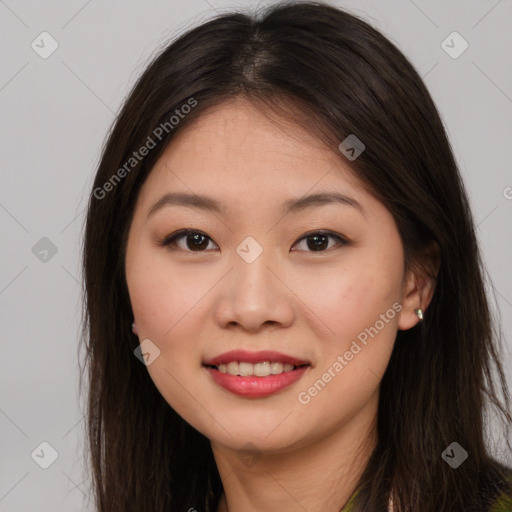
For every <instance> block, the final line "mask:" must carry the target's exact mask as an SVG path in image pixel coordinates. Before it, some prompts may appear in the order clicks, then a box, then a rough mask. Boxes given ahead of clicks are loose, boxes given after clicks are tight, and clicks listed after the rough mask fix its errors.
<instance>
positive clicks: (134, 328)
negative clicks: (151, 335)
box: [132, 322, 139, 335]
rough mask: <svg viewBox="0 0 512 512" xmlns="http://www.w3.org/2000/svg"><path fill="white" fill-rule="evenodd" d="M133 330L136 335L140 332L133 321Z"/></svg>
mask: <svg viewBox="0 0 512 512" xmlns="http://www.w3.org/2000/svg"><path fill="white" fill-rule="evenodd" d="M132 331H133V334H135V335H138V334H139V331H138V330H137V326H136V325H135V322H133V324H132Z"/></svg>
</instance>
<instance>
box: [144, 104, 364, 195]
mask: <svg viewBox="0 0 512 512" xmlns="http://www.w3.org/2000/svg"><path fill="white" fill-rule="evenodd" d="M162 187H164V188H172V187H177V188H178V189H179V190H185V189H188V192H191V193H198V194H199V193H203V194H206V193H208V195H216V196H222V197H226V201H228V202H229V196H233V197H235V198H236V197H239V196H240V195H243V196H245V197H247V196H252V195H255V194H262V195H264V196H265V197H267V198H272V197H276V198H277V197H282V196H283V195H302V194H306V193H308V192H314V191H315V189H317V188H318V189H322V190H326V189H327V190H333V191H339V192H342V191H345V192H348V191H349V190H350V191H351V192H352V193H354V192H357V191H358V190H359V191H360V189H361V188H362V183H361V182H360V181H359V179H358V178H357V177H356V176H355V175H354V174H353V172H352V171H351V169H350V167H349V166H348V164H347V163H346V162H345V161H344V157H343V156H340V155H338V154H336V153H334V152H333V151H332V150H331V149H329V148H328V147H327V146H326V145H324V144H322V141H320V140H318V139H317V138H315V137H313V136H311V135H310V134H309V133H308V131H307V126H306V127H304V126H299V125H293V124H291V123H290V122H289V121H288V120H284V119H280V118H275V117H272V118H269V116H268V115H267V114H266V113H265V112H262V111H260V110H259V109H258V108H257V107H256V106H255V105H253V104H252V103H251V102H249V101H248V100H245V99H243V98H237V99H234V100H230V101H226V102H224V103H222V104H220V105H218V106H216V107H213V108H211V109H209V110H207V111H206V112H204V113H203V114H201V115H200V116H199V117H198V118H197V119H195V120H194V121H193V122H192V123H190V124H189V125H187V126H186V127H185V128H183V129H182V130H181V131H179V132H177V134H176V135H175V137H174V139H173V140H172V141H171V142H170V144H169V145H168V147H167V148H166V149H165V151H164V152H163V154H162V155H161V157H160V158H159V160H158V162H157V163H156V165H155V166H154V168H153V169H152V171H151V173H150V175H149V177H148V179H147V180H146V183H145V185H144V187H143V189H146V191H148V190H149V191H150V192H151V191H158V192H162ZM142 192H143V191H141V193H142Z"/></svg>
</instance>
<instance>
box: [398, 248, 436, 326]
mask: <svg viewBox="0 0 512 512" xmlns="http://www.w3.org/2000/svg"><path fill="white" fill-rule="evenodd" d="M440 266H441V251H440V249H439V246H438V245H437V243H436V242H432V243H431V244H430V245H429V246H428V247H427V248H425V249H424V250H423V251H422V252H421V254H420V255H419V256H417V257H416V259H415V261H414V262H413V264H412V265H411V268H409V269H408V270H407V271H406V274H405V279H404V285H403V289H402V290H403V292H402V293H403V295H402V310H401V311H400V318H399V320H398V329H399V330H401V331H406V330H407V329H410V328H411V327H414V326H415V325H416V324H417V323H418V322H419V321H420V319H419V318H418V316H417V315H416V313H415V311H414V310H415V309H418V308H419V309H421V311H422V312H423V315H424V316H425V312H426V310H427V308H428V305H429V304H430V301H431V300H432V297H433V295H434V290H435V286H436V280H437V274H438V273H439V268H440Z"/></svg>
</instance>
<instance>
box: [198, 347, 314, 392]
mask: <svg viewBox="0 0 512 512" xmlns="http://www.w3.org/2000/svg"><path fill="white" fill-rule="evenodd" d="M202 366H203V367H204V368H205V369H206V370H207V371H208V373H209V374H210V376H211V377H212V379H213V381H214V382H215V383H216V384H218V385H219V386H221V387H222V388H224V389H225V390H227V391H230V392H231V393H234V394H236V395H239V396H243V397H249V398H261V397H265V396H269V395H271V394H274V393H276V392H278V391H280V390H282V389H284V388H286V387H288V386H291V385H292V384H293V383H295V382H296V381H297V380H299V379H300V378H301V377H302V376H303V375H304V373H305V372H306V371H307V370H308V368H310V367H311V363H310V362H309V361H304V360H301V359H298V358H295V357H292V356H288V355H286V354H281V353H278V352H270V351H265V352H253V353H251V352H247V351H231V352H227V353H225V354H221V355H219V356H217V357H215V358H213V359H210V360H208V361H205V362H204V363H203V365H202Z"/></svg>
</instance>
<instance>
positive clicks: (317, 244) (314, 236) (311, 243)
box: [294, 231, 348, 252]
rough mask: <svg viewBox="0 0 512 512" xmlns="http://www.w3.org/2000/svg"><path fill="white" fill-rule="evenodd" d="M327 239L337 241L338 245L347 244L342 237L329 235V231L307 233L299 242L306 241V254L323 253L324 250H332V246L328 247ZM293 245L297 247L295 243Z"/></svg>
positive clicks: (333, 234) (334, 234)
mask: <svg viewBox="0 0 512 512" xmlns="http://www.w3.org/2000/svg"><path fill="white" fill-rule="evenodd" d="M329 238H330V239H333V240H337V241H338V243H339V244H340V245H345V244H347V243H348V242H347V240H345V239H344V238H343V237H341V236H340V235H337V234H336V233H331V232H330V231H315V232H313V233H309V234H307V235H305V236H303V237H302V238H300V239H299V242H301V241H302V240H306V241H307V243H306V246H307V248H308V250H307V251H306V252H324V251H325V250H326V249H330V248H332V246H331V247H329ZM295 245H297V242H296V243H295V244H294V247H295Z"/></svg>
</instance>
